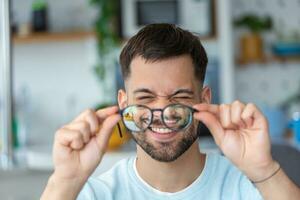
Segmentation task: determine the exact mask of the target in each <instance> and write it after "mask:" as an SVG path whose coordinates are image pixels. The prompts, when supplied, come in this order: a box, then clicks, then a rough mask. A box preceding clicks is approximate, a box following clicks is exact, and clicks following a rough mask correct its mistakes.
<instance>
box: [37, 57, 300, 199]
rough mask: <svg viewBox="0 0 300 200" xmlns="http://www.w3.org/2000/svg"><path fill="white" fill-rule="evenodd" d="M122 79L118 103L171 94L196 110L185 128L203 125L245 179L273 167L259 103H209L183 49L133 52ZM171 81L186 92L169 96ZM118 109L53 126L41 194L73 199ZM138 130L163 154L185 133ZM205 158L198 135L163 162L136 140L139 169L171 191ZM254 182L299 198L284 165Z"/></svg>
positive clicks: (268, 191) (166, 100) (278, 195)
mask: <svg viewBox="0 0 300 200" xmlns="http://www.w3.org/2000/svg"><path fill="white" fill-rule="evenodd" d="M157 80H159V81H157ZM125 85H126V92H125V91H119V94H118V101H119V107H120V108H124V107H126V106H127V105H130V104H133V103H139V104H145V105H147V106H149V107H151V108H164V107H165V106H166V105H168V104H170V103H174V101H175V102H179V103H184V104H187V105H193V106H194V108H195V109H197V110H198V112H197V113H195V114H194V119H195V120H196V121H194V124H193V125H192V126H191V127H194V126H195V124H196V122H197V121H202V122H203V123H204V124H206V126H207V127H208V128H209V129H210V131H211V133H212V135H213V137H214V139H215V142H216V144H217V145H218V146H219V147H220V149H221V150H222V152H223V153H224V155H225V156H226V157H227V158H228V159H230V160H231V161H232V163H233V164H235V165H236V166H237V167H238V168H239V169H240V170H241V171H243V172H244V173H245V175H246V176H248V178H249V179H250V180H252V181H259V180H263V179H264V178H266V177H268V176H269V175H271V174H272V173H273V172H274V171H276V169H278V163H277V162H276V161H274V160H273V158H272V156H271V153H270V139H269V134H268V123H267V120H266V118H265V117H264V116H263V115H262V113H261V112H260V111H259V109H258V108H257V107H256V106H255V105H254V104H244V103H242V102H239V101H235V102H233V103H232V104H222V105H212V104H210V99H211V93H210V90H209V89H208V88H206V87H204V88H201V87H200V84H199V81H198V80H197V79H196V78H195V76H194V71H193V63H192V60H191V58H190V57H189V56H187V55H183V56H179V57H175V58H170V59H166V60H162V61H156V62H149V61H148V62H146V61H145V60H144V59H143V58H141V57H136V58H134V59H133V61H132V63H131V74H130V76H129V77H128V78H127V79H126V81H125ZM137 87H139V88H146V89H147V90H148V92H146V93H145V92H144V93H139V92H138V93H135V91H136V90H137V89H139V88H137ZM178 88H185V89H188V90H189V91H192V94H186V93H181V94H180V95H181V97H180V95H179V97H175V96H176V95H173V96H171V95H172V94H174V91H176V90H178ZM149 91H151V95H152V96H154V98H150V99H148V100H147V99H143V100H141V99H139V98H138V95H140V96H143V95H144V96H147V95H148V96H149ZM183 96H185V98H182V97H183ZM187 96H188V98H186V97H187ZM117 110H118V108H117V107H109V108H106V109H102V110H98V111H96V112H95V111H92V110H87V111H85V112H83V113H82V114H81V115H80V116H79V117H77V118H76V119H75V120H74V121H72V122H70V123H69V124H67V125H65V126H64V127H62V128H61V129H59V130H58V131H57V133H56V136H55V142H54V147H53V155H54V165H55V170H54V173H53V174H52V176H51V177H50V178H49V181H48V184H47V186H46V188H45V191H44V193H43V195H42V197H41V199H43V200H46V199H58V200H59V199H64V200H66V199H76V196H77V195H78V193H79V192H80V190H81V189H82V187H83V185H84V184H85V182H86V181H87V179H88V177H89V176H90V175H91V174H92V172H93V171H94V170H95V168H96V167H97V166H98V164H100V162H101V158H102V156H103V154H104V153H105V150H106V147H107V143H108V139H109V137H110V134H111V131H112V128H113V126H114V125H115V124H116V123H117V122H118V121H119V120H120V116H119V115H118V114H117ZM186 133H187V134H190V135H191V136H192V135H193V134H195V133H194V132H192V131H189V132H186ZM144 135H145V136H144V138H139V137H138V136H135V139H136V140H137V141H139V140H141V139H143V140H144V142H147V143H149V144H151V145H152V146H153V147H154V148H155V149H156V150H157V152H158V153H159V152H160V150H162V149H163V148H168V151H167V153H168V154H170V155H174V152H175V150H177V147H178V146H177V144H179V143H180V141H181V140H182V139H183V137H184V134H180V133H178V134H176V135H175V136H174V137H172V138H171V139H169V141H167V144H169V145H163V144H162V143H166V142H165V141H159V140H157V139H155V138H153V137H151V132H150V130H147V131H146V132H145V134H144ZM166 146H167V147H166ZM161 152H163V151H161ZM204 165H205V155H203V154H201V153H200V151H199V148H198V141H197V140H196V141H195V142H194V143H192V145H191V146H190V148H188V149H187V150H186V151H185V152H184V153H183V154H182V155H180V156H179V157H178V158H177V159H175V160H172V161H168V162H160V161H158V160H156V159H153V158H152V157H151V156H150V155H149V154H148V153H147V152H145V150H144V149H143V148H141V147H140V146H139V145H137V170H138V173H139V175H140V176H141V177H142V178H143V179H144V180H145V181H146V182H147V183H148V184H150V185H151V186H153V187H154V188H157V189H158V190H160V191H165V192H176V191H180V190H182V189H184V188H185V187H187V186H188V185H190V184H191V183H192V182H193V181H194V180H195V179H196V178H197V177H198V176H199V175H200V174H201V172H202V170H203V167H204ZM153 169H157V170H153ZM179 171H180V173H178V172H179ZM256 187H257V188H258V189H259V191H260V192H261V194H262V196H263V197H264V199H272V200H274V199H275V200H276V199H278V200H279V199H280V200H285V199H288V200H293V199H295V200H296V199H300V190H299V188H298V187H297V186H296V185H295V184H294V183H293V182H292V181H291V180H290V179H289V178H288V177H287V176H286V174H285V173H284V172H283V170H280V171H279V172H278V173H276V174H275V175H274V176H273V177H272V178H269V179H268V180H266V181H264V182H262V183H258V184H256Z"/></svg>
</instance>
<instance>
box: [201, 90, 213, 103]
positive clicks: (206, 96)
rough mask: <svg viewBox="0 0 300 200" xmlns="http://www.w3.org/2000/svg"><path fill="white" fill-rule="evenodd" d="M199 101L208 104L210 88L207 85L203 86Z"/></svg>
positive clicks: (209, 101)
mask: <svg viewBox="0 0 300 200" xmlns="http://www.w3.org/2000/svg"><path fill="white" fill-rule="evenodd" d="M201 102H203V103H207V104H210V103H211V89H210V88H209V87H208V86H204V87H203V88H202V92H201Z"/></svg>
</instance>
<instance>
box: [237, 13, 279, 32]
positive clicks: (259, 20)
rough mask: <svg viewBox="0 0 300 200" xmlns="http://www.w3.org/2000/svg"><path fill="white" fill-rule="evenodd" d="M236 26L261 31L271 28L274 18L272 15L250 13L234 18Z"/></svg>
mask: <svg viewBox="0 0 300 200" xmlns="http://www.w3.org/2000/svg"><path fill="white" fill-rule="evenodd" d="M234 25H235V26H236V27H246V28H248V29H249V30H250V31H251V32H254V33H260V32H262V31H265V30H270V29H272V27H273V23H272V19H271V18H270V17H259V16H256V15H252V14H248V15H243V16H241V17H240V18H238V19H236V20H234Z"/></svg>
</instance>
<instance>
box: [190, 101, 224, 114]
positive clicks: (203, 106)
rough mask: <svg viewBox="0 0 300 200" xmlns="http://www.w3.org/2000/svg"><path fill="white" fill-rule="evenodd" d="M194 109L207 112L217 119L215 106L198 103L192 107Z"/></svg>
mask: <svg viewBox="0 0 300 200" xmlns="http://www.w3.org/2000/svg"><path fill="white" fill-rule="evenodd" d="M193 108H194V109H196V110H198V111H199V112H201V111H208V112H210V113H212V114H214V115H216V116H218V117H219V112H220V111H219V106H218V105H215V104H207V103H200V104H196V105H194V106H193Z"/></svg>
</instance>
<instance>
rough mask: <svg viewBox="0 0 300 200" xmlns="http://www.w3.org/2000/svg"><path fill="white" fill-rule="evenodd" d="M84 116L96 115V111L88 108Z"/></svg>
mask: <svg viewBox="0 0 300 200" xmlns="http://www.w3.org/2000/svg"><path fill="white" fill-rule="evenodd" d="M84 114H85V115H93V114H94V110H93V109H91V108H88V109H86V110H85V111H84Z"/></svg>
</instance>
